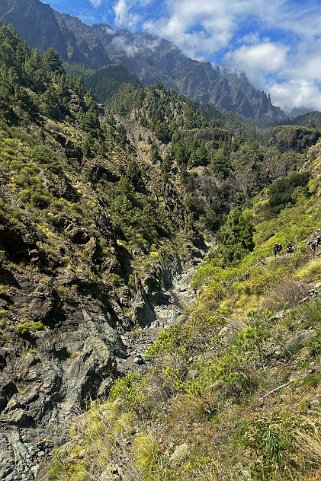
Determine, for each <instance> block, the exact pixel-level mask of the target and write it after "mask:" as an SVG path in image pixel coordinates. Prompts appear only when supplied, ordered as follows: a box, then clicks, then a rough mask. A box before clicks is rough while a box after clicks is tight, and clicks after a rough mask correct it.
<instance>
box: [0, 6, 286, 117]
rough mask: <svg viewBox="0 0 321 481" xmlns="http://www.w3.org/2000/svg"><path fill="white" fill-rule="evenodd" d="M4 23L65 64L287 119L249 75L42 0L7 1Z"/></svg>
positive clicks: (0, 14)
mask: <svg viewBox="0 0 321 481" xmlns="http://www.w3.org/2000/svg"><path fill="white" fill-rule="evenodd" d="M0 21H2V22H9V23H12V24H13V25H14V27H15V28H16V29H17V31H18V32H19V34H20V35H21V37H22V38H23V39H25V40H27V41H28V42H29V43H30V44H31V45H32V46H34V47H38V48H40V49H41V50H46V49H47V48H49V47H53V48H54V49H56V50H57V51H58V53H59V54H60V56H61V58H63V59H64V60H68V61H71V62H76V63H82V64H84V65H89V66H92V67H102V66H103V65H106V64H109V63H116V64H122V65H124V66H125V67H126V68H127V69H128V70H129V71H130V72H131V73H134V74H135V75H137V77H138V78H139V79H140V80H141V82H142V83H144V84H146V85H150V84H153V83H162V84H164V86H165V87H167V88H171V89H175V90H177V91H178V92H179V93H181V94H184V95H187V96H189V97H190V98H192V99H193V100H196V101H197V102H200V103H212V104H214V105H215V106H218V107H221V108H223V109H226V110H229V111H232V112H236V113H239V114H242V115H244V116H245V117H248V118H253V119H265V120H281V119H284V118H285V114H284V113H283V112H282V110H281V109H280V108H279V107H275V106H273V104H272V102H271V98H270V97H269V96H267V95H266V94H265V93H264V92H260V91H258V90H256V89H255V88H254V87H253V86H252V85H251V84H250V82H249V81H248V79H247V77H246V76H245V74H244V73H237V72H233V71H230V70H228V69H226V68H225V67H223V68H222V67H220V66H213V65H212V64H210V63H208V62H207V63H204V62H199V61H197V60H193V59H191V58H188V57H187V56H186V55H185V54H184V52H182V50H180V49H179V48H178V47H177V46H176V45H175V44H173V43H172V42H170V41H168V40H165V39H163V38H160V37H158V36H155V35H151V34H149V33H146V32H140V33H134V32H129V31H128V30H113V29H112V28H111V27H110V26H109V25H105V24H97V25H93V26H88V25H86V24H84V23H83V22H82V21H81V20H80V19H78V18H77V17H73V16H71V15H67V14H63V13H59V12H56V11H54V10H53V9H52V8H51V7H50V6H49V5H44V4H43V3H41V2H40V1H39V0H26V1H22V0H17V1H13V0H3V1H2V2H1V5H0Z"/></svg>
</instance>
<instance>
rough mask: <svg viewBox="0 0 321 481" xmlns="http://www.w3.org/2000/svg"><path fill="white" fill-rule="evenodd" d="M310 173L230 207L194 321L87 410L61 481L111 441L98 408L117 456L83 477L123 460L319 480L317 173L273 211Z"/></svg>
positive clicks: (166, 472) (196, 474)
mask: <svg viewBox="0 0 321 481" xmlns="http://www.w3.org/2000/svg"><path fill="white" fill-rule="evenodd" d="M308 180H309V175H308V174H307V173H300V174H297V175H291V176H290V177H286V178H285V179H282V182H277V183H275V184H272V186H271V187H267V188H266V189H265V190H263V191H262V192H261V193H260V194H259V195H257V196H256V197H255V198H254V199H253V200H252V202H251V205H250V206H248V207H247V208H246V209H243V210H242V209H241V208H237V209H235V210H234V211H232V212H231V214H230V215H229V216H228V218H227V221H226V223H225V224H224V226H223V227H222V228H221V231H220V233H219V239H220V243H219V244H218V246H215V247H214V248H213V249H212V251H211V253H210V255H209V256H208V259H207V260H206V262H205V263H204V264H203V266H202V267H201V268H200V269H199V270H198V272H197V273H196V275H195V277H194V281H193V286H194V288H195V289H197V291H198V302H197V304H196V305H195V306H193V307H192V308H191V310H190V312H189V316H188V320H187V322H186V323H185V324H183V325H182V324H180V325H174V326H173V327H171V328H169V329H166V330H165V331H164V332H163V333H162V334H161V335H160V337H159V338H158V340H157V341H156V343H155V344H154V345H153V346H152V347H151V348H150V349H149V351H148V353H147V356H148V358H149V359H150V360H152V365H151V367H150V368H149V370H148V372H147V374H145V375H143V376H136V375H129V376H127V377H125V378H123V379H120V380H119V381H118V382H117V383H116V384H115V385H114V387H113V388H112V390H111V394H110V398H109V400H108V402H106V403H102V404H101V405H96V406H95V408H94V409H93V410H90V411H89V414H88V418H85V419H84V420H83V423H84V424H83V429H84V432H83V433H81V432H80V439H82V440H86V442H85V444H80V445H82V446H83V447H84V448H85V451H82V453H81V456H78V454H77V446H78V448H79V442H78V443H77V442H75V443H74V444H73V448H72V450H71V451H70V449H68V448H67V447H66V448H65V450H63V451H61V452H60V455H59V456H60V459H61V460H62V464H61V465H60V468H59V470H58V472H57V474H56V477H53V478H52V479H53V480H57V481H58V480H59V481H65V480H69V479H70V477H69V475H68V474H67V473H68V470H70V467H71V466H73V469H74V470H75V471H74V472H76V473H78V468H77V466H78V465H79V466H81V463H83V462H84V458H85V459H88V460H89V459H91V462H92V459H93V458H92V457H91V458H89V455H88V451H89V452H91V453H93V452H94V451H93V450H95V449H97V447H98V446H100V447H101V446H103V445H104V443H105V442H106V431H105V428H104V429H102V430H101V431H100V432H99V433H98V437H97V438H95V441H93V440H92V438H91V437H90V436H89V437H88V436H87V432H88V430H90V425H91V421H90V419H91V416H93V415H94V413H95V414H96V416H98V418H99V419H100V422H101V423H102V425H105V424H104V423H106V419H108V420H112V421H111V422H110V424H108V439H109V441H108V442H109V443H111V444H109V446H110V448H111V449H114V448H115V451H113V453H114V454H115V453H116V454H115V455H114V456H111V455H109V454H106V455H105V457H104V459H103V461H102V458H101V457H100V461H101V464H98V462H97V463H95V464H94V467H92V466H89V465H88V468H87V475H86V476H87V477H86V476H85V477H84V479H85V480H87V479H88V480H89V479H90V476H91V473H92V472H95V475H97V472H98V473H100V472H103V471H104V470H105V471H106V472H107V471H108V469H110V466H115V465H116V466H122V467H119V469H120V470H121V471H120V472H122V473H123V474H124V476H128V478H129V479H131V480H137V481H138V480H139V479H140V480H141V479H143V480H146V481H149V480H159V481H164V480H168V481H169V480H171V481H175V480H177V481H178V480H179V481H182V480H186V481H190V480H199V479H206V480H211V481H223V480H224V481H226V480H228V481H235V480H239V481H241V480H244V479H248V480H251V481H267V480H269V481H290V480H291V481H293V480H295V481H316V480H317V479H319V477H320V472H321V471H320V470H321V425H320V404H319V402H317V401H316V400H317V399H318V396H320V392H321V391H320V389H321V382H320V381H321V373H320V372H319V365H320V356H321V348H320V346H321V343H320V322H321V315H320V312H321V311H320V307H321V301H320V297H319V295H318V294H313V295H312V294H309V292H312V291H311V288H313V286H314V285H315V284H316V283H317V282H318V281H319V280H320V275H319V273H320V260H319V257H316V258H311V253H310V251H309V247H308V241H307V239H308V238H309V237H311V236H312V235H316V234H315V233H316V232H317V231H318V229H319V228H320V223H319V219H320V215H321V211H320V209H321V208H320V199H321V190H320V186H319V177H316V178H315V182H314V186H316V185H317V187H314V189H313V192H310V193H309V194H308V195H307V190H304V191H302V190H300V192H298V193H297V194H296V201H292V202H291V201H290V202H289V201H288V200H287V201H286V202H281V201H280V206H281V208H280V209H274V210H273V209H271V201H272V202H273V200H274V199H275V197H276V196H277V195H278V192H279V191H280V190H281V192H285V193H289V192H290V198H291V199H292V200H293V199H294V196H293V192H294V191H295V189H297V188H298V187H299V188H300V189H307V187H306V186H307V182H308ZM310 184H311V182H310ZM310 184H309V185H310ZM283 198H284V197H282V199H283ZM298 200H299V201H298ZM275 205H276V204H275ZM289 240H291V241H292V242H293V243H294V245H295V247H296V249H295V252H294V253H292V254H287V253H282V255H281V256H280V257H277V258H274V257H273V245H274V243H275V242H282V243H283V244H284V245H285V244H286V242H287V241H289ZM234 253H235V255H233V254H234ZM313 292H314V291H313ZM120 413H121V418H122V422H120V423H119V422H118V419H119V418H118V416H119V415H120ZM116 420H117V421H116ZM108 422H109V421H108ZM116 433H117V436H118V437H117V441H115V438H114V439H113V440H111V437H112V436H116ZM78 434H79V431H78ZM83 442H84V441H80V443H83ZM125 446H126V448H125ZM124 449H125V450H126V459H128V460H129V462H128V464H126V467H124V465H123V464H122V460H123V459H124V454H123V450H124ZM83 456H84V457H83ZM87 456H88V457H87ZM79 469H80V468H79Z"/></svg>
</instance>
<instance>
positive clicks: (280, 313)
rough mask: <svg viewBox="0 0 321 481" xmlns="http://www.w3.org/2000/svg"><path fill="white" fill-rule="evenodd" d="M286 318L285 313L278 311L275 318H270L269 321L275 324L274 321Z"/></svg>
mask: <svg viewBox="0 0 321 481" xmlns="http://www.w3.org/2000/svg"><path fill="white" fill-rule="evenodd" d="M283 317H284V311H283V310H282V311H278V312H276V313H275V314H274V315H273V316H271V317H269V321H271V322H273V321H279V320H280V319H282V318H283Z"/></svg>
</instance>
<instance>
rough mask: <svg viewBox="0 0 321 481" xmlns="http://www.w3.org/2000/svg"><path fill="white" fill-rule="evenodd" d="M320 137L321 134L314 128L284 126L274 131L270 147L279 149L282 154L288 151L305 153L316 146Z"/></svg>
mask: <svg viewBox="0 0 321 481" xmlns="http://www.w3.org/2000/svg"><path fill="white" fill-rule="evenodd" d="M320 137H321V132H320V131H319V130H317V129H314V128H311V129H309V128H306V127H295V126H290V125H282V126H280V127H276V128H275V129H274V130H273V134H272V137H271V139H270V141H269V144H268V145H269V146H273V147H277V148H278V149H279V150H280V151H281V152H286V151H288V150H295V151H297V152H303V151H304V150H305V149H307V148H308V147H311V146H312V145H315V144H316V143H317V141H318V140H319V138H320Z"/></svg>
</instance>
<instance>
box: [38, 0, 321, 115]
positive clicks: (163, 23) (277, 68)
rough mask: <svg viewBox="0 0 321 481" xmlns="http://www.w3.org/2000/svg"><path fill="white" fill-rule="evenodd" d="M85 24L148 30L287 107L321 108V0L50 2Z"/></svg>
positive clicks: (276, 103)
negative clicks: (233, 72)
mask: <svg viewBox="0 0 321 481" xmlns="http://www.w3.org/2000/svg"><path fill="white" fill-rule="evenodd" d="M45 3H50V5H51V6H52V7H53V8H55V9H56V10H58V11H60V12H68V13H71V14H73V15H76V16H78V17H80V18H81V19H82V20H83V21H84V22H85V23H88V24H92V23H101V22H103V23H108V24H109V25H110V26H111V27H113V28H126V29H128V30H133V31H147V32H149V33H152V34H155V35H159V36H161V37H164V38H167V39H168V40H171V41H173V42H174V43H175V44H176V45H177V46H178V47H180V48H181V49H182V50H183V51H184V52H185V53H186V54H187V55H188V56H190V57H192V58H195V59H198V60H203V61H210V62H213V63H216V64H222V65H226V66H228V67H230V68H233V69H237V70H242V71H244V72H245V73H246V74H247V76H248V77H249V79H250V80H251V81H252V83H253V84H254V85H255V86H256V87H257V88H259V89H261V90H265V91H266V92H268V93H270V94H271V97H272V101H273V103H274V104H275V105H280V106H281V107H282V108H284V109H286V110H291V109H293V108H298V109H300V108H307V109H310V110H312V109H319V110H321V0H270V1H269V2H267V1H266V0H199V1H195V0H164V1H160V0H45Z"/></svg>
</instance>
